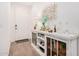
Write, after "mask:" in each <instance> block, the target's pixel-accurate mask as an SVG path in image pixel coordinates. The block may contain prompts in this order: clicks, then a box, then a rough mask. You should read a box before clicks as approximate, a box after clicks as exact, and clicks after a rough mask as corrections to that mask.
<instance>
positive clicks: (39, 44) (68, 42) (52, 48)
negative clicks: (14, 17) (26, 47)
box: [31, 31, 79, 56]
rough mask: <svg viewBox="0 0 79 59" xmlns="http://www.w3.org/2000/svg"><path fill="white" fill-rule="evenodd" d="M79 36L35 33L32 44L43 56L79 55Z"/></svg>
mask: <svg viewBox="0 0 79 59" xmlns="http://www.w3.org/2000/svg"><path fill="white" fill-rule="evenodd" d="M78 41H79V40H78V36H76V35H68V34H59V33H48V32H43V31H33V32H32V41H31V44H32V46H33V47H34V48H35V50H36V51H37V52H38V53H39V54H40V55H41V56H77V55H79V51H78V48H79V46H78V45H79V43H78Z"/></svg>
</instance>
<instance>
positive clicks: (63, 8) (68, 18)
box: [56, 2, 79, 34]
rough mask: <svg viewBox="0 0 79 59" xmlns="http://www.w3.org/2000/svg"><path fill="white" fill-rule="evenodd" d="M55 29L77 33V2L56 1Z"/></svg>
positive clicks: (78, 28)
mask: <svg viewBox="0 0 79 59" xmlns="http://www.w3.org/2000/svg"><path fill="white" fill-rule="evenodd" d="M56 24H57V31H58V32H64V33H65V32H68V33H71V34H74V33H79V3H77V2H74V3H68V2H65V3H64V2H61V3H57V19H56Z"/></svg>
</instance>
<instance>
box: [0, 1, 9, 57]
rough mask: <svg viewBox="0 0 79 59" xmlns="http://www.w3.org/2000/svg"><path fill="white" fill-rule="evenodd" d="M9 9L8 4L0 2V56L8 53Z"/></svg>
mask: <svg viewBox="0 0 79 59" xmlns="http://www.w3.org/2000/svg"><path fill="white" fill-rule="evenodd" d="M9 9H10V3H8V2H7V3H6V2H0V56H1V55H8V53H9V46H10V38H9V35H10V32H9Z"/></svg>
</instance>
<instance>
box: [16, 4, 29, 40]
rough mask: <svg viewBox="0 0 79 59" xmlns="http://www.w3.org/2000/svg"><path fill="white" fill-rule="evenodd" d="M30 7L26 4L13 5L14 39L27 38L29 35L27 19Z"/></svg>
mask: <svg viewBox="0 0 79 59" xmlns="http://www.w3.org/2000/svg"><path fill="white" fill-rule="evenodd" d="M30 11H31V7H30V6H26V5H16V6H15V21H16V23H15V27H16V28H15V30H16V32H15V34H16V40H22V39H27V38H28V37H29V26H30V23H29V20H30V15H31V13H30Z"/></svg>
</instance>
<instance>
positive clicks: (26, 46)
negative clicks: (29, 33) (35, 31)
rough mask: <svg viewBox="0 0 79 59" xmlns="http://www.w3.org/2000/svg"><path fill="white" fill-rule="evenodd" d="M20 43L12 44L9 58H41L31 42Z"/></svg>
mask: <svg viewBox="0 0 79 59" xmlns="http://www.w3.org/2000/svg"><path fill="white" fill-rule="evenodd" d="M18 42H19V43H18ZM18 42H12V43H11V47H10V52H9V56H40V55H39V54H38V53H37V52H36V51H35V49H34V48H33V47H32V46H31V43H30V42H29V41H24V42H21V41H18Z"/></svg>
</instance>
